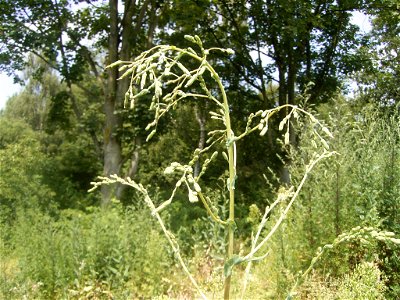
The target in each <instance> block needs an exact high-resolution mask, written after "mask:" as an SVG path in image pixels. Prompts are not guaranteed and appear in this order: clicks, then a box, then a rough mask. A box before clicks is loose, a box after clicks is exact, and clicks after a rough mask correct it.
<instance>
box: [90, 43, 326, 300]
mask: <svg viewBox="0 0 400 300" xmlns="http://www.w3.org/2000/svg"><path fill="white" fill-rule="evenodd" d="M185 38H186V39H187V40H189V41H190V42H191V43H193V44H194V45H195V46H196V48H197V49H198V50H197V51H195V50H194V49H193V48H191V47H189V48H185V49H182V48H178V47H176V46H170V45H161V46H156V47H154V48H152V49H150V50H148V51H145V52H143V53H142V54H140V55H139V56H138V57H136V58H135V59H134V60H133V61H132V62H130V61H117V62H115V63H113V64H111V65H110V66H109V68H112V67H115V66H120V69H119V70H120V71H121V72H124V73H123V75H122V76H121V79H122V78H126V77H128V76H130V78H131V81H130V86H129V89H128V91H127V93H126V98H125V105H128V104H129V105H130V107H131V108H134V106H135V103H136V101H137V100H138V99H139V98H141V97H142V96H145V95H147V94H152V95H153V96H152V98H151V101H150V104H149V109H150V110H151V111H153V112H154V119H153V121H152V122H151V123H149V124H148V125H147V128H146V130H149V131H150V133H149V135H148V136H147V141H148V140H149V139H151V138H152V137H153V136H154V134H155V133H156V132H157V127H158V126H159V120H160V118H161V117H163V116H165V115H166V114H167V113H168V112H170V111H171V110H172V109H174V108H175V107H176V106H177V105H180V104H181V102H183V101H184V100H186V99H190V100H194V101H209V102H211V103H212V104H213V108H212V109H210V111H209V114H210V118H212V119H215V120H216V121H217V124H219V126H218V127H217V128H215V129H214V130H212V131H210V132H208V136H209V138H208V140H207V143H206V145H205V147H204V148H203V149H200V148H197V149H196V150H194V152H193V155H192V157H191V160H190V161H189V162H187V163H180V162H172V163H171V165H170V166H169V167H167V168H166V169H165V171H164V173H165V174H167V175H168V174H173V173H175V174H176V173H177V174H179V176H180V178H179V179H178V180H177V182H176V184H175V187H174V189H173V190H172V193H171V196H170V197H169V199H167V200H166V201H164V202H163V203H161V204H160V205H157V204H156V203H155V202H154V201H153V199H152V198H151V196H150V194H149V192H148V190H147V189H146V188H145V187H144V186H143V185H142V184H140V183H137V182H135V181H133V180H132V179H130V178H129V177H128V178H126V179H124V178H121V177H118V176H117V175H112V176H110V177H100V181H99V182H93V183H92V184H93V185H94V187H93V188H92V190H94V189H95V188H97V187H98V186H100V185H102V184H112V183H116V182H118V183H120V184H123V185H128V186H131V187H132V188H134V189H135V190H136V191H138V192H139V193H141V194H142V195H143V197H144V200H145V202H146V204H147V205H148V207H149V208H150V210H151V213H152V215H153V216H154V217H155V218H156V219H157V221H158V222H159V224H160V226H161V228H162V230H163V232H164V234H165V236H166V238H167V239H168V241H169V243H170V245H171V247H172V249H173V251H174V253H175V255H176V257H177V259H178V260H179V262H180V264H181V265H182V268H183V269H184V271H185V272H186V273H187V275H188V276H189V278H190V280H191V282H192V284H193V285H194V287H195V288H196V289H197V291H198V292H199V294H200V295H201V297H202V298H204V299H206V295H205V293H204V292H203V291H202V289H201V287H200V285H199V284H198V283H197V282H196V280H195V278H194V277H193V276H192V274H191V273H190V271H189V268H188V267H187V265H186V264H185V262H184V261H183V259H182V257H181V255H180V252H179V246H178V244H177V241H176V239H175V237H174V235H173V234H172V233H171V232H170V231H169V230H168V229H167V227H166V226H165V223H164V221H163V219H162V218H161V215H160V211H161V210H163V209H165V208H166V207H168V205H170V204H171V203H172V201H173V199H174V196H175V195H176V193H177V190H178V189H179V188H185V189H186V190H187V192H188V200H189V202H190V203H194V202H198V201H200V202H201V203H202V204H203V205H204V208H205V210H206V211H207V213H208V215H209V216H210V217H211V219H212V220H213V222H216V223H219V224H221V225H223V226H224V227H225V228H226V230H227V236H228V241H227V244H228V246H227V250H226V258H225V264H224V275H225V283H224V298H225V299H229V298H230V293H231V292H230V291H231V277H232V270H233V267H234V266H235V265H238V264H239V263H245V262H246V263H247V267H246V272H245V278H244V279H243V281H242V282H243V286H242V291H241V296H242V297H243V295H244V293H245V290H246V287H247V278H248V275H249V273H250V269H251V262H252V261H255V260H260V259H262V258H264V257H266V256H267V254H268V253H263V254H261V253H262V251H263V249H265V245H266V244H267V242H268V241H269V240H270V238H271V236H272V235H273V234H274V233H275V232H276V230H277V229H278V228H279V226H280V224H281V223H282V222H283V221H284V219H285V217H286V215H287V214H288V212H289V210H290V208H291V206H292V204H293V203H294V201H295V200H296V198H297V196H298V195H299V192H300V190H301V188H302V186H303V185H304V182H305V181H306V178H307V175H308V174H309V173H310V172H311V170H312V169H313V167H314V166H315V165H316V164H317V163H318V162H319V161H320V160H322V159H324V158H327V157H329V156H331V155H332V154H333V152H329V151H328V148H329V147H328V144H327V142H326V138H327V137H331V133H330V132H329V130H328V129H327V128H326V127H325V126H324V125H323V124H321V123H320V122H319V121H318V120H317V119H316V118H315V117H314V116H313V115H311V114H310V113H308V112H306V111H304V110H303V109H301V108H299V107H298V106H294V105H291V104H285V105H282V106H279V107H275V108H272V109H268V110H260V111H258V112H256V113H252V114H250V115H249V116H248V118H247V126H246V128H245V130H244V132H242V133H240V134H235V132H234V130H233V128H232V122H231V118H230V111H231V107H230V105H229V102H228V98H227V95H226V93H225V87H224V85H223V82H222V80H221V78H220V77H219V75H218V74H217V72H216V71H215V69H214V68H213V66H212V65H211V64H210V60H209V56H210V54H211V53H213V52H220V53H221V52H222V53H225V54H229V55H234V51H233V50H232V49H221V48H210V49H205V48H204V47H203V44H202V41H201V40H200V38H199V37H198V36H194V37H193V36H185ZM189 65H190V66H193V65H194V66H195V67H193V68H191V67H189ZM210 107H211V106H210ZM281 111H284V112H286V116H285V117H284V118H283V119H282V121H281V122H280V124H279V130H280V131H284V139H283V142H284V145H285V146H288V145H289V136H290V130H292V128H293V127H292V126H289V122H291V120H295V119H298V118H299V117H300V115H304V116H305V117H306V119H308V120H309V122H311V124H312V126H311V128H312V130H313V132H314V137H315V142H316V143H318V144H319V146H320V147H319V148H318V149H323V150H322V151H320V152H319V153H318V152H315V153H314V154H313V156H312V158H311V159H310V161H309V162H308V164H307V166H306V168H305V171H304V176H303V179H302V180H301V181H300V183H299V184H298V185H297V186H296V187H295V186H288V187H285V188H283V189H281V190H280V194H279V195H278V197H277V200H276V201H275V202H273V203H272V204H271V205H270V206H268V207H267V208H266V209H265V213H264V216H263V218H262V220H261V222H260V224H259V226H258V228H257V232H256V234H255V235H254V237H253V238H252V243H251V249H250V251H249V252H248V253H247V254H246V255H241V256H239V255H237V254H235V247H234V245H235V234H234V232H235V228H236V223H235V185H236V182H237V180H238V178H237V176H236V156H237V147H236V144H237V142H238V141H240V140H242V139H244V138H245V137H246V136H248V135H249V134H251V133H255V132H257V133H259V135H260V136H264V135H265V134H266V133H267V131H268V128H269V127H268V125H269V122H270V119H271V117H272V116H274V115H279V114H278V112H281ZM219 145H222V146H223V147H224V150H223V151H222V153H221V155H220V153H219V151H218V150H217V149H218V146H219ZM210 154H211V155H210ZM206 155H208V156H207V157H208V158H206V159H204V157H206ZM220 156H222V157H223V158H224V159H225V160H226V161H227V170H228V173H229V177H228V178H227V184H226V186H227V189H228V193H229V214H228V218H227V219H226V220H223V219H221V217H220V216H219V212H218V210H217V209H215V208H214V207H213V206H212V202H211V199H210V198H209V197H208V196H207V195H206V192H205V189H203V188H202V184H203V183H202V180H201V178H202V176H203V175H204V174H205V172H206V171H207V167H208V166H209V164H210V163H211V162H212V161H215V160H216V159H217V158H218V157H220ZM200 160H204V161H202V166H201V170H200V172H199V173H198V174H195V173H194V172H193V169H194V166H195V164H196V163H197V162H198V161H200ZM278 204H282V205H284V206H283V207H284V209H283V210H282V212H281V213H280V215H279V217H278V218H277V219H276V221H275V224H274V225H273V226H272V227H271V229H270V231H269V232H268V233H264V232H263V229H264V228H265V225H266V222H267V216H268V215H269V214H270V212H271V211H272V210H273V209H274V207H275V206H277V205H278Z"/></svg>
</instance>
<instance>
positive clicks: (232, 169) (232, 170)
mask: <svg viewBox="0 0 400 300" xmlns="http://www.w3.org/2000/svg"><path fill="white" fill-rule="evenodd" d="M206 64H207V68H208V69H209V70H210V72H211V73H212V75H213V78H214V79H215V81H216V82H217V84H218V87H219V89H220V91H221V94H222V100H223V110H224V118H225V126H226V144H227V148H228V163H229V186H228V189H229V217H228V251H227V252H228V253H227V254H228V255H227V260H229V259H231V258H232V257H233V248H234V226H233V224H234V223H235V177H236V166H235V152H234V151H235V149H234V148H235V140H234V138H235V135H234V133H233V131H232V127H231V119H230V115H229V104H228V98H227V96H226V93H225V89H224V86H223V85H222V82H221V79H220V78H219V76H218V74H217V72H215V70H214V69H213V67H212V66H211V65H210V64H208V62H206ZM231 276H232V275H229V276H227V277H226V278H225V284H224V299H229V298H230V290H231Z"/></svg>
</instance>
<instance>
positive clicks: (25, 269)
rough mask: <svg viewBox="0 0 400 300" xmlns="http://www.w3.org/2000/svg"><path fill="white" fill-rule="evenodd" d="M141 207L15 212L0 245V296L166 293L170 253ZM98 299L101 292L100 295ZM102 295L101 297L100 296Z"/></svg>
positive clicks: (105, 295)
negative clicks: (5, 242)
mask: <svg viewBox="0 0 400 300" xmlns="http://www.w3.org/2000/svg"><path fill="white" fill-rule="evenodd" d="M144 214H146V212H145V211H143V210H142V209H133V208H127V209H123V208H122V206H121V205H119V204H115V205H114V207H113V208H112V209H110V210H109V211H103V210H100V209H97V208H92V209H89V211H88V212H81V211H77V210H65V211H61V213H60V215H59V216H58V218H57V219H55V218H52V217H50V216H48V215H46V214H44V213H41V212H39V211H37V210H34V209H30V210H27V211H21V212H19V213H18V216H17V220H16V222H15V225H14V228H13V234H12V242H11V243H10V244H9V245H8V246H7V247H3V248H2V249H0V250H1V253H0V255H1V257H2V264H1V268H2V270H1V272H2V273H4V274H8V275H7V276H2V277H1V293H0V298H4V299H21V298H23V297H27V298H29V299H35V297H38V299H43V298H45V299H51V298H54V299H59V298H70V299H82V298H85V297H87V298H89V296H90V297H92V296H99V297H100V296H101V297H111V296H113V297H115V298H117V299H127V298H131V297H151V296H156V295H161V294H163V293H166V291H167V289H168V287H169V283H168V281H167V280H164V279H165V278H164V277H166V276H170V271H171V267H172V264H171V257H170V255H169V254H168V252H166V251H164V250H162V249H163V248H164V245H165V239H164V238H163V237H161V235H160V234H159V232H158V231H156V230H155V229H154V227H153V222H152V220H151V218H150V217H143V215H144ZM102 299H103V298H102ZM105 299H107V298H105Z"/></svg>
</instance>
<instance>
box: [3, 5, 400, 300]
mask: <svg viewBox="0 0 400 300" xmlns="http://www.w3.org/2000/svg"><path fill="white" fill-rule="evenodd" d="M354 12H361V13H363V14H365V15H367V16H368V17H369V18H370V20H371V30H370V31H369V32H364V31H362V30H360V28H359V27H358V26H357V25H354V24H353V23H352V22H351V17H352V14H353V13H354ZM0 13H1V16H2V22H1V25H0V33H1V34H0V70H1V71H2V72H7V73H8V74H10V75H14V76H15V79H16V80H17V81H20V82H23V84H24V88H23V89H22V90H21V92H19V93H18V94H16V95H14V96H12V97H11V98H10V99H9V100H8V102H7V105H6V107H5V109H3V110H2V111H1V114H0V232H1V235H0V242H1V243H0V259H1V266H0V267H1V272H0V273H1V275H0V276H1V277H0V284H1V286H0V288H1V289H0V298H4V299H22V298H28V299H112V298H115V299H131V298H133V299H136V298H152V297H154V298H159V299H163V298H165V299H168V298H181V299H183V298H194V297H196V296H197V293H196V290H195V289H194V288H193V287H192V285H191V283H190V281H189V280H188V279H187V278H186V277H185V274H184V273H183V272H182V271H181V268H180V265H179V264H178V263H177V261H176V260H175V257H174V256H175V255H174V253H173V251H171V249H170V248H169V246H168V242H167V239H166V238H165V237H164V236H163V234H162V232H161V230H160V229H159V228H158V226H157V224H156V222H155V220H154V218H153V216H152V215H151V213H150V211H148V209H147V208H146V206H145V204H144V202H143V199H142V197H141V196H140V195H139V194H136V193H135V191H133V190H129V189H127V188H126V186H125V185H106V186H103V187H102V188H101V191H100V192H92V193H88V190H89V189H90V188H91V182H93V181H96V177H97V176H99V175H101V176H109V175H112V174H117V175H119V176H120V177H122V178H128V177H129V178H132V179H134V180H135V181H137V182H140V183H141V184H143V185H144V186H146V187H147V188H148V190H149V191H150V193H151V196H152V197H153V199H156V201H157V203H162V202H163V201H165V200H166V199H168V198H169V195H170V193H171V191H172V190H173V188H174V185H175V182H176V178H172V177H173V176H172V177H171V176H167V174H165V172H164V170H165V169H166V168H167V167H168V166H170V164H171V162H175V161H176V162H182V163H183V162H186V161H189V160H190V157H191V153H192V152H193V151H194V150H195V149H196V148H198V149H204V148H205V147H207V145H208V144H207V139H208V137H207V133H208V132H209V131H210V128H213V126H214V125H215V120H214V119H213V118H212V115H210V114H209V111H211V110H213V109H214V107H213V106H212V104H210V103H207V102H205V101H199V100H198V99H197V100H195V101H185V102H183V104H182V105H179V106H178V107H177V108H176V109H175V110H173V111H172V112H171V113H170V114H169V115H168V116H167V117H165V118H164V119H162V120H160V123H159V124H158V127H157V134H156V135H155V136H154V137H153V138H152V139H151V140H149V141H148V142H146V137H147V135H148V132H147V131H146V130H145V128H146V126H147V124H148V123H150V122H151V121H152V112H151V111H149V110H148V108H147V105H146V104H145V103H146V101H149V100H150V99H151V97H148V96H144V97H143V101H140V102H139V103H138V104H137V105H136V106H135V109H130V108H125V107H124V105H123V103H124V98H125V92H126V91H127V90H128V88H129V80H128V79H122V80H118V78H119V76H121V74H122V73H121V72H119V71H118V69H117V68H108V69H106V66H107V65H109V64H111V63H113V62H115V61H117V60H123V61H130V60H132V59H133V58H134V57H136V56H138V55H139V54H140V53H142V52H143V51H146V50H148V49H150V48H151V47H153V46H154V45H160V44H170V45H176V46H179V47H182V48H187V47H194V46H193V44H191V43H190V42H189V41H187V40H186V39H185V38H184V36H185V35H198V36H200V37H201V39H202V41H203V44H204V46H205V48H212V47H220V48H231V49H233V50H234V54H233V55H231V56H229V55H227V54H224V53H221V54H218V53H212V55H210V56H209V58H208V59H209V61H210V62H211V63H212V64H213V67H214V68H215V70H216V71H217V72H218V74H219V76H220V77H221V79H222V83H223V85H224V88H225V90H226V92H227V96H228V98H229V101H230V102H229V103H230V107H229V108H230V113H231V118H232V120H233V131H235V132H241V131H243V130H245V128H246V124H247V122H248V116H249V114H250V113H252V112H257V111H260V110H268V109H273V108H275V107H277V106H279V105H285V104H290V105H295V106H299V107H301V108H303V109H305V110H306V111H308V112H310V113H313V114H314V115H315V116H316V117H317V118H318V119H319V120H320V121H321V122H322V123H323V124H324V126H326V127H327V128H329V130H330V131H331V132H332V134H333V138H331V139H329V140H327V143H328V144H329V149H330V150H333V151H335V152H337V155H335V156H332V157H330V158H329V159H326V160H324V161H322V162H321V163H320V164H319V165H317V166H316V167H315V168H314V170H313V171H312V173H311V174H310V175H309V176H308V179H307V182H306V184H305V185H304V187H303V189H302V191H301V194H300V195H299V197H298V199H297V200H296V202H295V203H294V205H293V207H292V209H291V211H290V212H289V214H288V215H287V217H286V219H285V221H284V223H283V224H282V225H281V226H280V228H279V230H278V231H277V232H276V234H275V235H274V236H273V238H272V240H271V241H270V242H269V244H268V245H266V246H265V250H266V251H268V253H269V255H268V257H267V258H266V259H265V260H262V261H260V262H254V267H253V269H252V273H251V277H250V279H249V284H248V285H249V286H248V291H247V294H246V297H245V298H246V299H279V298H285V297H286V296H287V295H288V293H289V291H290V290H291V288H292V287H293V286H294V285H295V284H296V282H298V278H299V276H298V275H299V274H300V273H299V272H304V271H305V270H307V268H308V267H309V265H310V263H311V264H312V265H313V268H312V271H311V272H310V273H308V276H306V277H305V278H304V280H303V281H304V282H302V285H301V286H299V287H298V288H297V297H298V298H299V299H397V298H398V297H399V296H400V284H399V282H400V274H399V271H398V270H399V269H400V257H399V256H400V254H399V246H398V245H397V244H396V241H398V240H397V239H395V238H392V240H391V237H392V235H391V234H388V236H387V238H383V237H381V236H377V235H374V234H372V233H371V232H393V233H394V234H395V235H397V236H398V234H399V233H400V214H399V209H400V126H399V122H400V121H399V116H400V100H399V97H400V88H399V87H400V82H399V78H400V77H399V72H400V69H399V66H400V65H399V62H400V53H399V49H400V7H399V4H398V2H397V1H396V0H384V1H360V0H343V1H342V0H341V1H329V0H324V1H280V0H275V1H273V0H271V1H270V0H252V1H228V0H213V1H206V0H185V1H183V0H176V1H168V0H164V1H161V0H160V1H159V0H137V1H133V0H126V1H118V0H110V1H109V2H106V1H79V0H75V1H69V0H59V1H48V0H40V1H27V0H17V1H8V0H1V1H0ZM186 63H187V64H188V65H191V64H192V63H193V62H191V61H190V60H189V61H187V62H186ZM207 83H208V84H210V85H211V86H212V85H213V80H212V78H209V81H208V82H207ZM350 84H351V85H352V86H351V87H350ZM135 88H137V92H138V91H139V84H138V86H136V87H135ZM215 93H216V92H215ZM284 116H285V115H284V114H283V113H282V114H281V113H280V114H279V116H278V117H277V119H274V120H272V121H271V123H270V124H269V131H268V132H267V134H266V135H265V136H264V137H263V138H262V139H260V138H258V137H256V136H254V137H253V136H249V137H247V138H246V140H245V141H240V142H238V144H237V148H238V151H237V153H238V156H237V178H238V183H237V185H236V186H235V189H236V195H237V200H236V207H235V212H236V217H235V222H236V226H237V228H236V231H235V237H236V239H237V241H238V242H237V243H236V246H235V253H243V252H246V251H248V249H250V247H251V238H250V237H251V235H252V232H253V233H255V232H256V230H257V224H258V222H259V221H260V220H261V218H262V215H263V213H264V210H265V207H267V206H268V205H271V204H273V203H274V201H275V199H276V197H278V196H279V194H280V192H281V191H282V189H285V188H288V187H289V186H291V185H292V184H293V185H296V184H298V183H299V182H300V181H301V179H302V175H303V170H304V168H305V166H306V165H307V163H308V161H309V159H310V157H311V156H312V155H313V153H314V152H315V149H316V148H315V141H314V136H313V131H312V128H310V126H309V125H307V124H306V123H303V122H301V121H296V120H292V121H293V122H291V125H290V126H291V127H290V136H289V138H290V141H289V144H290V145H285V144H286V143H285V142H284V141H283V137H282V136H281V135H280V131H279V128H278V127H279V126H278V124H279V123H280V120H281V119H282V118H284ZM221 148H222V146H221ZM210 158H211V157H210V156H209V155H207V154H205V155H202V156H201V157H200V159H199V161H198V162H197V163H196V164H195V165H194V166H193V172H194V174H199V173H200V172H201V170H202V166H203V165H204V163H205V162H206V161H207V159H210ZM225 165H226V161H225V160H224V159H223V158H222V157H221V158H218V159H216V160H215V161H214V164H211V165H210V166H208V169H207V172H205V173H204V174H203V175H202V178H201V181H202V186H205V187H206V189H207V193H208V195H209V196H210V198H209V201H210V203H209V204H210V206H212V208H213V209H215V210H217V211H219V213H220V215H221V216H222V217H223V218H224V219H226V217H227V215H228V189H229V187H228V186H229V183H227V177H228V174H227V172H226V171H225V170H226V167H225ZM282 209H283V207H280V206H279V205H278V206H277V207H276V209H275V211H273V212H271V215H269V220H270V221H272V220H274V218H277V217H278V216H279V212H280V210H282ZM161 214H162V217H163V218H164V220H165V223H166V226H167V227H168V229H169V230H170V231H171V232H172V233H173V234H174V236H175V239H176V241H177V242H178V243H179V245H180V250H181V253H182V255H183V257H184V260H185V261H186V262H187V264H188V265H189V268H190V271H191V272H192V273H193V274H194V276H195V278H196V279H197V280H198V281H199V282H200V285H201V287H202V289H203V290H204V291H205V293H206V295H207V297H209V298H215V299H219V298H220V297H221V296H222V294H221V293H222V290H223V288H222V285H223V277H224V272H223V267H224V257H223V255H224V253H225V248H226V245H227V241H226V235H227V233H226V231H225V229H224V227H223V226H221V225H220V224H217V223H213V222H212V221H211V220H210V217H209V216H208V215H207V212H206V210H205V209H204V207H203V206H202V204H201V203H191V202H189V201H188V199H187V191H185V190H184V189H182V190H178V192H177V194H176V198H175V199H174V201H173V202H172V204H171V205H170V206H169V207H168V209H165V210H163V211H162V213H161ZM268 226H269V225H268ZM268 226H267V227H268ZM271 226H272V225H271ZM267 229H268V228H267ZM262 234H265V233H262ZM338 237H339V238H338ZM340 237H342V239H340ZM343 237H345V238H343ZM389 237H390V238H389ZM339 240H340V242H338V241H339ZM335 241H336V242H335ZM326 244H328V245H331V244H333V248H332V249H330V247H326V248H325V247H324V245H326ZM320 247H324V248H323V249H326V251H324V253H323V255H322V256H321V257H319V258H318V261H316V260H314V259H313V258H314V257H315V256H316V255H318V253H320V252H321V248H320ZM234 272H236V273H239V274H240V273H244V272H245V269H244V266H242V265H239V266H237V267H236V268H235V270H234ZM240 284H241V283H240V282H235V281H234V282H233V293H234V294H238V292H239V290H240Z"/></svg>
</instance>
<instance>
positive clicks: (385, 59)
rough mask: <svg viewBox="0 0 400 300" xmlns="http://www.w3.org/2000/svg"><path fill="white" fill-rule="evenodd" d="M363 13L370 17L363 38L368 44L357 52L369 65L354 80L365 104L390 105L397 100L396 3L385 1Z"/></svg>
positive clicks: (399, 30) (399, 31)
mask: <svg viewBox="0 0 400 300" xmlns="http://www.w3.org/2000/svg"><path fill="white" fill-rule="evenodd" d="M367 13H369V14H370V15H371V17H372V30H371V32H370V33H368V34H367V35H366V37H365V38H366V39H367V40H368V43H367V44H366V45H365V47H362V48H360V50H359V52H360V53H361V55H363V56H364V57H365V60H366V61H368V62H369V64H368V68H365V69H363V70H361V71H360V72H358V73H357V74H356V76H355V79H356V81H357V82H358V83H359V86H360V89H359V92H360V96H361V97H362V99H363V100H364V101H365V102H369V101H374V102H378V103H381V104H383V105H387V106H394V105H395V104H397V103H399V99H400V89H399V86H400V81H399V76H398V75H399V73H400V67H399V66H400V50H399V49H400V26H399V14H400V8H399V4H398V3H397V1H391V0H386V1H384V5H382V4H381V5H379V4H377V5H375V6H372V7H371V8H369V9H368V10H367Z"/></svg>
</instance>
